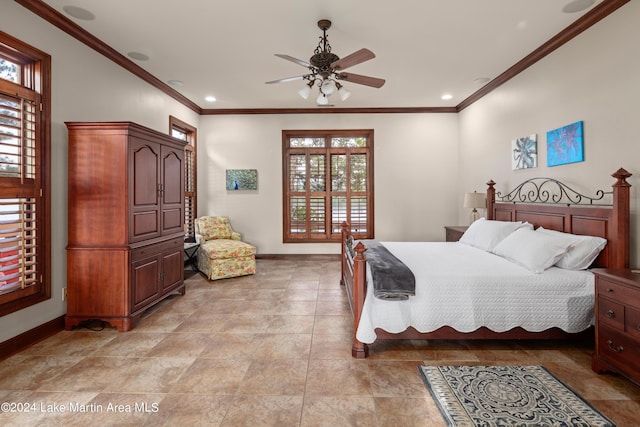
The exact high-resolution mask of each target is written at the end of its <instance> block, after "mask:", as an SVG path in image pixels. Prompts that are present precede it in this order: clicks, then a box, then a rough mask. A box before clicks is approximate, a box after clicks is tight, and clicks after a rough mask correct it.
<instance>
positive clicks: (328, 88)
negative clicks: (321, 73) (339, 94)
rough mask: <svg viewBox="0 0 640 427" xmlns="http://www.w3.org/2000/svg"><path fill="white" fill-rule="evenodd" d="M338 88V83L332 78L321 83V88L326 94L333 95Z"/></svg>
mask: <svg viewBox="0 0 640 427" xmlns="http://www.w3.org/2000/svg"><path fill="white" fill-rule="evenodd" d="M335 89H336V84H335V83H334V82H333V80H331V79H324V80H323V81H322V84H321V85H320V90H321V91H322V93H324V94H325V95H331V94H332V93H333V91H334V90H335Z"/></svg>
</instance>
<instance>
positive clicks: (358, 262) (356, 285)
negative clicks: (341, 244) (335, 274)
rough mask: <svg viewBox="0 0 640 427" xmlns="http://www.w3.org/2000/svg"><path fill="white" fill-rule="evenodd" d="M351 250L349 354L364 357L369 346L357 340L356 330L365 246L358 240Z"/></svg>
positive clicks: (361, 303) (363, 288)
mask: <svg viewBox="0 0 640 427" xmlns="http://www.w3.org/2000/svg"><path fill="white" fill-rule="evenodd" d="M353 250H354V251H355V252H356V256H355V257H354V258H353V346H352V347H351V356H353V357H355V358H357V359H364V358H366V357H367V356H369V347H368V346H367V345H366V344H364V343H361V342H360V341H358V339H357V338H356V332H357V331H358V324H359V323H360V317H361V316H362V308H363V307H364V297H365V294H366V292H367V259H366V258H365V257H364V255H363V253H364V251H366V250H367V248H365V246H364V245H363V244H362V242H358V244H357V245H356V246H355V247H354V248H353Z"/></svg>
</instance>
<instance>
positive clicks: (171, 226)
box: [162, 209, 184, 232]
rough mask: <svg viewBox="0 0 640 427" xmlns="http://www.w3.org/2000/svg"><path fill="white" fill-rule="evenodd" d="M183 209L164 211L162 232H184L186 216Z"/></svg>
mask: <svg viewBox="0 0 640 427" xmlns="http://www.w3.org/2000/svg"><path fill="white" fill-rule="evenodd" d="M182 212H183V211H182V209H164V210H163V211H162V227H163V229H162V231H163V232H168V231H175V230H177V231H181V230H184V225H183V224H184V215H183V214H182Z"/></svg>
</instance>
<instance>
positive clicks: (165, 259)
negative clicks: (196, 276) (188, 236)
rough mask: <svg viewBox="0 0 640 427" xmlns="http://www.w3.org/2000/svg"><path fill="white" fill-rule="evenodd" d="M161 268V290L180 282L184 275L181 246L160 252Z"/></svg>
mask: <svg viewBox="0 0 640 427" xmlns="http://www.w3.org/2000/svg"><path fill="white" fill-rule="evenodd" d="M162 268H163V272H164V277H163V279H164V280H163V281H162V289H163V291H164V290H165V289H169V288H172V287H175V286H176V285H178V284H179V283H181V282H182V280H183V277H184V256H183V248H182V247H180V248H179V249H178V250H175V251H173V252H167V253H164V254H162Z"/></svg>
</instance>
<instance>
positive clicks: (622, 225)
mask: <svg viewBox="0 0 640 427" xmlns="http://www.w3.org/2000/svg"><path fill="white" fill-rule="evenodd" d="M631 175H632V174H631V173H629V172H627V171H626V170H625V169H623V168H620V169H618V170H617V171H615V172H614V173H613V174H612V175H611V176H612V177H614V178H616V179H617V181H616V182H615V184H613V186H612V187H613V213H612V215H613V227H614V230H615V232H614V235H615V236H616V237H615V238H616V241H615V242H613V248H612V249H613V250H612V253H611V254H610V257H613V262H612V265H611V267H612V268H629V244H630V243H629V240H630V236H629V232H630V231H629V216H630V215H629V205H630V201H629V189H630V187H631V184H629V183H628V182H627V178H629V177H630V176H631Z"/></svg>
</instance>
